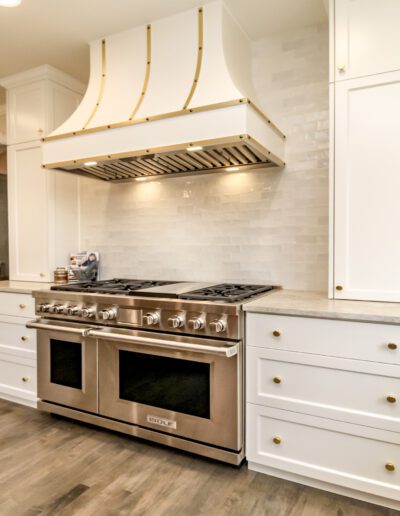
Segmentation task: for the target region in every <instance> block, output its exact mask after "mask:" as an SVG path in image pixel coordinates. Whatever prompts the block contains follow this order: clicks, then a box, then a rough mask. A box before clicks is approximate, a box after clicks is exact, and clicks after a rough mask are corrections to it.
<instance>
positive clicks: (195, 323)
mask: <svg viewBox="0 0 400 516" xmlns="http://www.w3.org/2000/svg"><path fill="white" fill-rule="evenodd" d="M188 326H189V328H190V329H191V330H202V329H203V328H204V321H203V319H200V317H195V318H194V319H189V320H188Z"/></svg>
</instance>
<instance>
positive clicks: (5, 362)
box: [0, 292, 37, 407]
mask: <svg viewBox="0 0 400 516" xmlns="http://www.w3.org/2000/svg"><path fill="white" fill-rule="evenodd" d="M34 316H35V309H34V303H33V298H32V296H31V295H30V294H14V293H9V292H7V293H6V292H0V398H3V399H6V400H10V401H13V402H16V403H22V404H24V405H28V406H31V407H36V403H37V375H36V332H35V331H34V330H29V329H27V328H26V327H25V325H26V323H27V322H28V321H29V320H32V319H33V318H34Z"/></svg>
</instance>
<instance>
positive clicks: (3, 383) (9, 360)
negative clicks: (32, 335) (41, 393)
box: [0, 350, 37, 401]
mask: <svg viewBox="0 0 400 516" xmlns="http://www.w3.org/2000/svg"><path fill="white" fill-rule="evenodd" d="M36 384H37V377H36V360H34V359H28V358H24V357H21V356H18V355H15V356H14V355H11V354H10V355H8V354H5V353H2V352H1V350H0V397H3V396H4V397H5V398H6V399H13V400H15V401H19V400H27V401H33V400H36V391H37V386H36Z"/></svg>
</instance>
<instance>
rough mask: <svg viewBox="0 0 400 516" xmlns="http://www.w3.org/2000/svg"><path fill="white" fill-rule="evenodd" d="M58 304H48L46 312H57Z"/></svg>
mask: <svg viewBox="0 0 400 516" xmlns="http://www.w3.org/2000/svg"><path fill="white" fill-rule="evenodd" d="M59 306H60V305H50V306H49V309H48V310H47V311H48V312H50V313H51V314H57V313H58V312H57V310H58V307H59Z"/></svg>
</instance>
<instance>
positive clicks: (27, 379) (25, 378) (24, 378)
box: [21, 376, 29, 382]
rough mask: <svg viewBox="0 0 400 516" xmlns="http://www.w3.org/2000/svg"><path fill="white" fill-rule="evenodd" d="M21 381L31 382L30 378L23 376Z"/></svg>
mask: <svg viewBox="0 0 400 516" xmlns="http://www.w3.org/2000/svg"><path fill="white" fill-rule="evenodd" d="M21 380H22V381H23V382H29V376H23V377H22V378H21Z"/></svg>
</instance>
